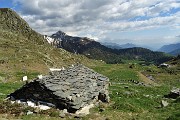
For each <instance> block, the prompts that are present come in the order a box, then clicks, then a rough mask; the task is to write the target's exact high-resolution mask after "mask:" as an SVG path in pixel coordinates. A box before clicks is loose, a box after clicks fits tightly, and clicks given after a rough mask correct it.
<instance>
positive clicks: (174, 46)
mask: <svg viewBox="0 0 180 120" xmlns="http://www.w3.org/2000/svg"><path fill="white" fill-rule="evenodd" d="M176 49H180V43H177V44H170V45H164V46H162V47H161V48H160V49H159V50H158V51H161V52H165V53H170V52H172V51H174V50H176Z"/></svg>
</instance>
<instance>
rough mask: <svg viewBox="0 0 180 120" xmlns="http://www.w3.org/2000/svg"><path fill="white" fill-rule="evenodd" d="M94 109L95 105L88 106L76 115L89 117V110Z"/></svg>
mask: <svg viewBox="0 0 180 120" xmlns="http://www.w3.org/2000/svg"><path fill="white" fill-rule="evenodd" d="M93 107H94V104H90V105H87V106H85V107H83V108H81V109H80V110H78V111H76V114H85V115H88V114H89V109H91V108H93Z"/></svg>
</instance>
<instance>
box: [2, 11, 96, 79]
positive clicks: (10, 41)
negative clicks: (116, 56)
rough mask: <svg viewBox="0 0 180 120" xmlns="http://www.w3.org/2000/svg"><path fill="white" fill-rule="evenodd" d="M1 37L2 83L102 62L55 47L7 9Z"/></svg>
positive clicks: (3, 16)
mask: <svg viewBox="0 0 180 120" xmlns="http://www.w3.org/2000/svg"><path fill="white" fill-rule="evenodd" d="M0 36H1V37H0V69H1V71H0V81H1V80H2V81H14V80H20V79H21V77H22V76H23V75H25V74H26V75H28V76H29V77H30V78H33V76H36V75H37V74H40V73H41V74H47V73H48V72H49V67H59V68H60V67H62V66H64V67H66V66H68V65H71V64H75V63H77V62H78V63H83V64H85V65H87V66H90V65H95V64H97V63H99V62H98V61H94V60H89V59H88V58H86V57H85V56H82V55H75V54H72V53H69V52H67V51H65V50H63V49H60V48H58V49H57V48H54V47H53V46H51V45H50V44H48V42H47V41H46V40H44V38H43V35H41V34H39V33H37V32H36V31H34V30H32V29H31V28H30V27H29V25H28V24H27V23H26V22H25V21H24V20H23V19H22V18H21V17H20V16H19V15H18V14H16V13H15V12H14V11H12V10H11V9H8V8H3V9H0Z"/></svg>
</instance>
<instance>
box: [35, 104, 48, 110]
mask: <svg viewBox="0 0 180 120" xmlns="http://www.w3.org/2000/svg"><path fill="white" fill-rule="evenodd" d="M38 107H39V109H41V110H48V109H50V107H49V106H46V105H39V106H38Z"/></svg>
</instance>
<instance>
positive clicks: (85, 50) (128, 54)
mask: <svg viewBox="0 0 180 120" xmlns="http://www.w3.org/2000/svg"><path fill="white" fill-rule="evenodd" d="M48 37H50V38H52V39H54V42H53V43H56V46H57V47H58V46H59V47H60V48H63V49H65V50H67V51H69V52H72V53H76V54H83V55H85V56H87V57H88V58H91V59H96V60H103V61H105V62H106V63H113V64H114V63H122V60H124V59H126V60H127V59H128V60H133V59H138V60H145V61H148V62H154V63H160V62H164V61H167V60H169V59H171V57H170V56H167V55H166V54H164V53H161V52H153V51H151V50H149V49H146V48H140V47H134V45H132V44H126V45H123V46H124V47H132V46H133V47H134V48H126V49H112V48H108V47H107V46H104V45H102V44H100V43H99V42H97V41H94V40H92V39H89V38H87V37H73V36H69V35H67V34H66V33H64V32H62V31H58V32H56V33H54V34H52V35H51V36H48ZM57 41H61V42H60V43H58V42H57ZM51 44H52V43H51Z"/></svg>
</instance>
